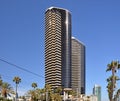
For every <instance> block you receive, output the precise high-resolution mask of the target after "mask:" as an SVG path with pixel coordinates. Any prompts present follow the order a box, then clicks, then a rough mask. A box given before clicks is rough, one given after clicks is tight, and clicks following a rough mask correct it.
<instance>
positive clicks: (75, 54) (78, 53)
mask: <svg viewBox="0 0 120 101" xmlns="http://www.w3.org/2000/svg"><path fill="white" fill-rule="evenodd" d="M71 70H72V71H71V72H72V82H71V83H72V88H73V89H74V90H75V91H77V92H78V93H80V94H85V46H84V44H83V43H82V42H80V41H79V40H77V39H76V38H74V37H72V68H71Z"/></svg>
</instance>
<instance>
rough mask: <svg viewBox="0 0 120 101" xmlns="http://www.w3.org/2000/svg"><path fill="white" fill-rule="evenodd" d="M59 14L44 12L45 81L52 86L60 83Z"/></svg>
mask: <svg viewBox="0 0 120 101" xmlns="http://www.w3.org/2000/svg"><path fill="white" fill-rule="evenodd" d="M60 21H61V16H60V13H59V12H57V13H56V12H55V11H48V12H47V13H46V21H45V22H46V28H45V29H46V32H45V81H46V83H48V84H51V85H52V86H60V85H61V29H60V28H61V22H60Z"/></svg>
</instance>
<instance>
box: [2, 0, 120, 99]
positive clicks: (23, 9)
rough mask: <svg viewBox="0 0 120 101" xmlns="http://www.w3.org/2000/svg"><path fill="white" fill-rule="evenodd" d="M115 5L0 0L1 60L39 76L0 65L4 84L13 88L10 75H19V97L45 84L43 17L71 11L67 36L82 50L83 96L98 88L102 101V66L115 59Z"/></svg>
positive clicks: (119, 50)
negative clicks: (49, 11)
mask: <svg viewBox="0 0 120 101" xmlns="http://www.w3.org/2000/svg"><path fill="white" fill-rule="evenodd" d="M119 5H120V1H119V0H0V58H1V59H4V60H6V61H9V62H11V63H14V64H16V65H18V66H20V67H22V68H25V69H27V70H30V71H32V72H34V73H36V74H39V75H41V77H37V76H35V75H32V74H30V73H28V72H25V71H22V70H20V69H18V68H16V67H14V66H11V65H8V64H6V63H4V62H2V61H0V75H2V78H3V80H4V81H6V82H10V83H11V85H12V86H13V87H14V86H15V84H14V83H13V82H12V79H13V77H14V76H20V77H21V79H22V82H21V83H20V85H19V89H18V90H19V93H23V92H25V91H26V90H28V89H31V83H32V82H36V83H38V86H39V87H40V88H42V87H43V86H44V33H45V31H44V29H45V28H44V17H45V15H44V13H45V11H46V9H47V8H49V7H51V6H55V7H61V8H65V9H68V10H69V11H70V12H71V15H72V36H74V37H76V38H77V39H78V40H80V41H82V42H83V43H84V44H85V46H86V93H87V94H88V95H90V94H92V88H93V86H94V84H98V85H100V86H101V87H102V101H107V100H108V99H107V92H106V85H107V83H106V78H107V77H108V76H109V75H110V73H106V66H107V64H108V63H110V62H111V61H112V60H120V46H119V43H120V40H119V37H120V13H119V12H120V6H119ZM118 75H120V73H119V72H118ZM119 87H120V86H119V83H118V88H119Z"/></svg>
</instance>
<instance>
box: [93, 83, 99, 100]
mask: <svg viewBox="0 0 120 101" xmlns="http://www.w3.org/2000/svg"><path fill="white" fill-rule="evenodd" d="M93 94H94V95H96V96H97V98H98V101H101V86H99V85H95V86H94V88H93Z"/></svg>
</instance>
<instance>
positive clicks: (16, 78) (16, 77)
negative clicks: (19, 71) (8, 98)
mask: <svg viewBox="0 0 120 101" xmlns="http://www.w3.org/2000/svg"><path fill="white" fill-rule="evenodd" d="M13 82H15V84H16V100H17V97H18V93H17V88H18V84H19V83H20V82H21V78H20V77H18V76H15V77H14V78H13Z"/></svg>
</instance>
